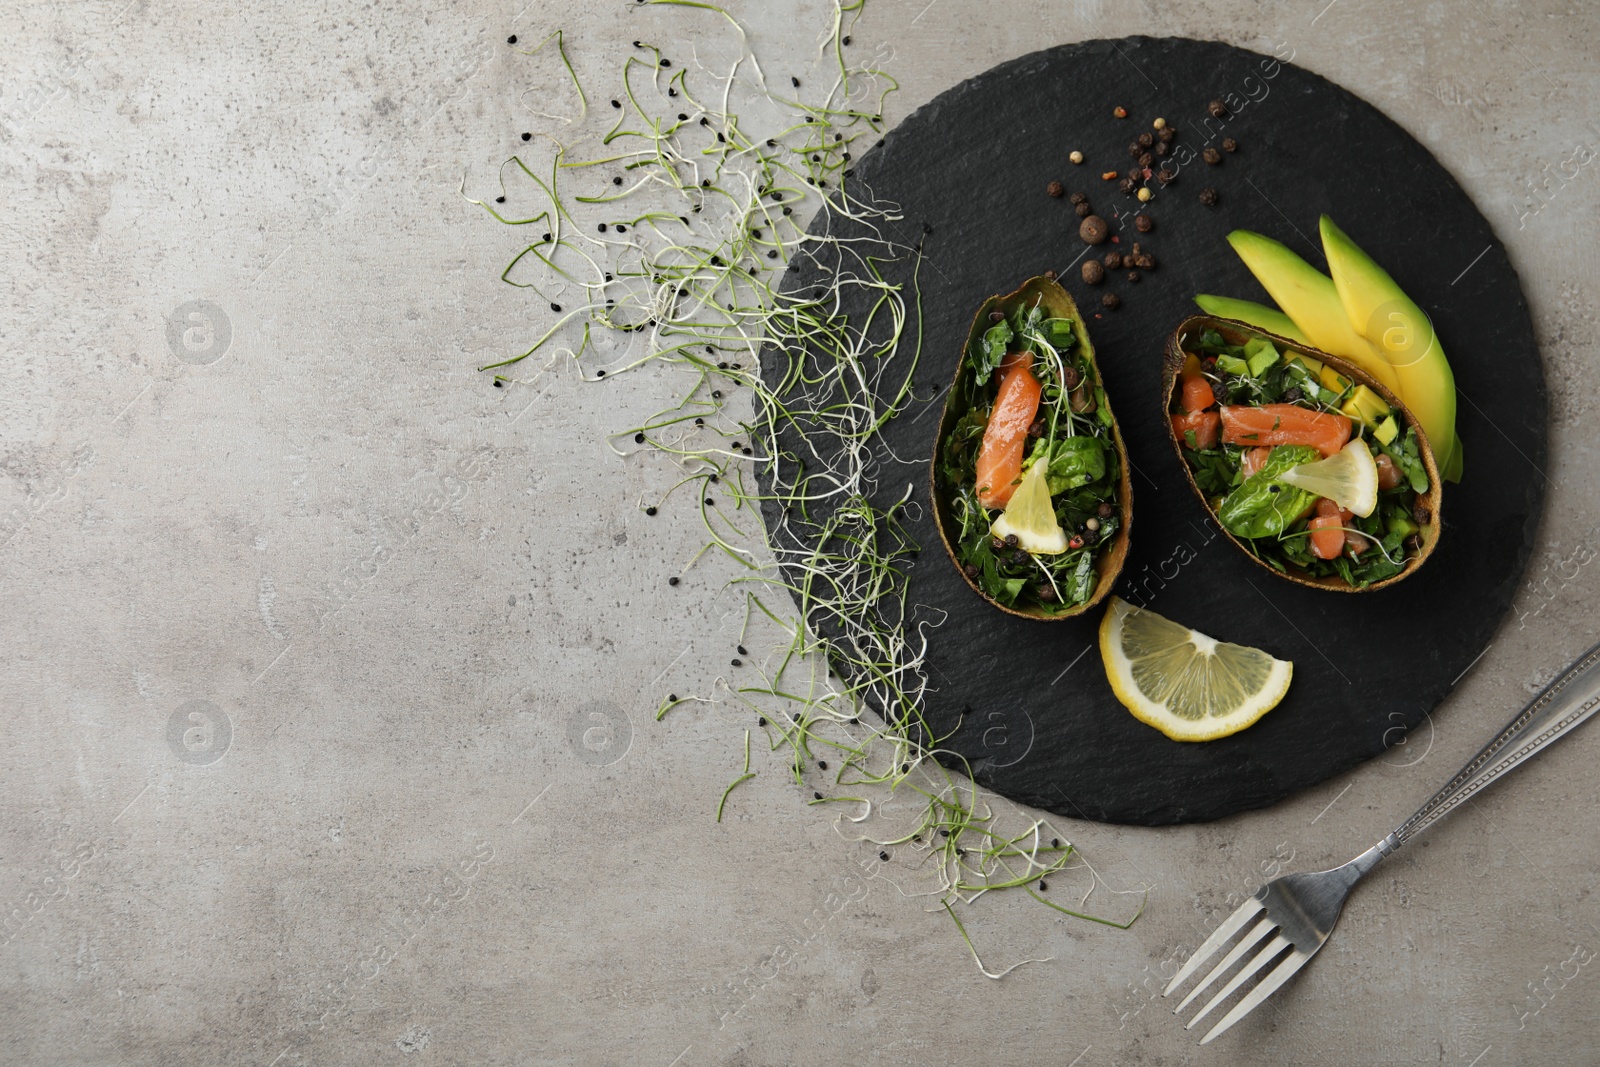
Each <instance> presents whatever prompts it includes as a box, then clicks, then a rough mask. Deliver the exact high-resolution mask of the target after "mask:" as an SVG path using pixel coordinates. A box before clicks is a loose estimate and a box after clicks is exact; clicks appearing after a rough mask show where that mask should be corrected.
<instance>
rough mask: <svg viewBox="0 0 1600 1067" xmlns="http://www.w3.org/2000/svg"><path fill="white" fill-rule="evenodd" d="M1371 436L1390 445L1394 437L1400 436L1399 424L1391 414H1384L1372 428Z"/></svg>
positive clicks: (1381, 442) (1380, 442)
mask: <svg viewBox="0 0 1600 1067" xmlns="http://www.w3.org/2000/svg"><path fill="white" fill-rule="evenodd" d="M1372 436H1374V437H1376V438H1377V439H1378V443H1379V444H1383V445H1392V444H1394V439H1395V438H1396V437H1399V436H1400V424H1399V423H1397V422H1395V421H1394V416H1393V415H1385V416H1384V417H1383V418H1382V419H1381V420H1379V422H1378V425H1377V427H1376V428H1374V429H1373V431H1372Z"/></svg>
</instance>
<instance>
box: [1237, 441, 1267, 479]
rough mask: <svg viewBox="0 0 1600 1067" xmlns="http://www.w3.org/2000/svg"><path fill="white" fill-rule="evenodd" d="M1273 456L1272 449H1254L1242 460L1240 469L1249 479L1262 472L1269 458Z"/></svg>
mask: <svg viewBox="0 0 1600 1067" xmlns="http://www.w3.org/2000/svg"><path fill="white" fill-rule="evenodd" d="M1271 455H1272V449H1270V448H1252V449H1251V450H1250V451H1248V452H1246V453H1245V454H1244V456H1243V457H1242V458H1241V459H1240V461H1239V469H1240V470H1242V471H1244V476H1245V477H1246V478H1248V477H1250V476H1251V475H1252V474H1254V473H1255V472H1256V471H1258V470H1260V469H1261V467H1262V465H1263V464H1265V463H1266V462H1267V457H1268V456H1271Z"/></svg>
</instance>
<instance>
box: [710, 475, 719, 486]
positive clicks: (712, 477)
mask: <svg viewBox="0 0 1600 1067" xmlns="http://www.w3.org/2000/svg"><path fill="white" fill-rule="evenodd" d="M721 480H722V479H720V478H718V477H717V476H716V475H715V474H713V475H712V476H711V483H712V484H713V485H715V484H716V483H717V482H719V481H721Z"/></svg>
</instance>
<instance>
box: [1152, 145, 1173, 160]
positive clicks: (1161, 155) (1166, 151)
mask: <svg viewBox="0 0 1600 1067" xmlns="http://www.w3.org/2000/svg"><path fill="white" fill-rule="evenodd" d="M1155 153H1156V158H1157V159H1165V158H1167V156H1169V155H1171V154H1172V146H1171V145H1169V144H1168V143H1167V142H1165V141H1157V142H1156V147H1155Z"/></svg>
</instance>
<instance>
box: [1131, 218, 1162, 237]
mask: <svg viewBox="0 0 1600 1067" xmlns="http://www.w3.org/2000/svg"><path fill="white" fill-rule="evenodd" d="M1133 228H1134V229H1136V230H1138V231H1139V232H1140V233H1149V232H1150V231H1151V230H1153V229H1155V228H1156V220H1155V219H1153V218H1151V217H1150V216H1149V215H1135V216H1134V217H1133Z"/></svg>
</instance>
